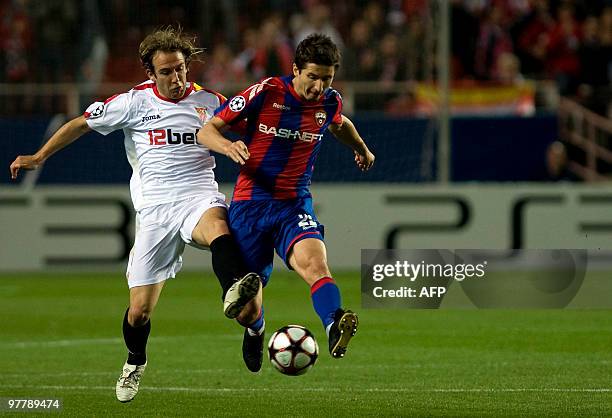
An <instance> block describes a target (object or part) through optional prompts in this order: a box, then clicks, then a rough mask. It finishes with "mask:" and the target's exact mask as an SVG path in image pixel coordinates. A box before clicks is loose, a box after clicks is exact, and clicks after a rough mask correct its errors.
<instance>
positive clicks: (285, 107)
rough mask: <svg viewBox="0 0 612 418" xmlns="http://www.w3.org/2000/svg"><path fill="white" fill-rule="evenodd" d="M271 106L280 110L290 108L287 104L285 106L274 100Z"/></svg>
mask: <svg viewBox="0 0 612 418" xmlns="http://www.w3.org/2000/svg"><path fill="white" fill-rule="evenodd" d="M272 107H274V108H276V109H280V110H291V108H290V107H289V106H286V105H284V104H278V103H276V102H274V103H272Z"/></svg>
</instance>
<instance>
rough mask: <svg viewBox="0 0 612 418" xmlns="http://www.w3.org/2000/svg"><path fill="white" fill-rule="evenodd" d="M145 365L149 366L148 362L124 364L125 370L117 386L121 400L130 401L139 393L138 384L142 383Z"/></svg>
mask: <svg viewBox="0 0 612 418" xmlns="http://www.w3.org/2000/svg"><path fill="white" fill-rule="evenodd" d="M145 367H147V363H145V364H143V365H142V366H136V365H134V364H127V363H125V364H124V365H123V371H122V373H121V376H119V379H118V380H117V386H116V387H115V393H116V394H117V399H118V400H119V402H129V401H131V400H132V399H134V397H135V396H136V394H137V393H138V385H139V384H140V378H141V377H142V374H143V373H144V370H145Z"/></svg>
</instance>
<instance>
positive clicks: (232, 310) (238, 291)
mask: <svg viewBox="0 0 612 418" xmlns="http://www.w3.org/2000/svg"><path fill="white" fill-rule="evenodd" d="M260 287H261V279H260V278H259V276H258V275H257V274H255V273H247V274H246V275H245V276H244V277H243V278H242V279H240V280H238V281H236V282H235V283H234V284H233V285H232V287H230V288H229V290H228V291H227V293H226V294H225V298H224V299H223V313H224V314H225V316H226V317H228V318H236V317H237V316H238V315H239V314H240V312H241V311H242V308H244V305H246V304H247V303H249V302H250V301H251V300H252V299H253V298H254V297H255V296H257V292H259V288H260Z"/></svg>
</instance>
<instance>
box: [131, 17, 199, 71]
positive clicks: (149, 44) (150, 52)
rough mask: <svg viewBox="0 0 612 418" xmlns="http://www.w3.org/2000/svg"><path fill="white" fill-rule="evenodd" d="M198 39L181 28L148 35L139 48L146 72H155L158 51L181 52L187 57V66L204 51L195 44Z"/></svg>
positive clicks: (167, 28)
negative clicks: (154, 58)
mask: <svg viewBox="0 0 612 418" xmlns="http://www.w3.org/2000/svg"><path fill="white" fill-rule="evenodd" d="M195 41H196V37H195V36H193V35H187V34H185V33H183V29H182V28H181V27H180V26H177V27H174V26H167V27H163V28H160V29H158V30H156V31H155V32H153V33H151V34H149V35H147V37H146V38H144V40H143V41H142V42H141V43H140V46H139V47H138V55H139V57H140V62H141V63H142V66H143V67H144V68H145V69H146V70H150V71H152V72H155V69H154V68H153V57H154V56H155V53H156V52H157V51H162V52H176V51H180V52H182V53H183V56H184V57H185V64H186V65H189V62H190V61H191V60H192V59H193V58H194V57H195V56H197V55H198V54H200V53H202V52H203V51H204V49H203V48H198V47H197V46H196V44H195Z"/></svg>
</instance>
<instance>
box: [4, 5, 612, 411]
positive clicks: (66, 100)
mask: <svg viewBox="0 0 612 418" xmlns="http://www.w3.org/2000/svg"><path fill="white" fill-rule="evenodd" d="M441 5H447V6H448V12H449V17H450V25H449V26H448V27H446V29H447V30H448V32H445V26H444V18H443V15H444V12H443V8H442V7H441ZM0 10H1V13H0V15H1V16H2V17H1V19H0V34H1V36H0V39H1V44H0V128H1V129H2V132H3V133H4V139H3V140H2V141H0V166H4V167H5V168H6V170H7V171H6V173H7V175H6V176H0V231H1V234H2V237H3V238H4V239H3V240H2V243H1V244H0V271H1V275H0V300H1V301H2V306H1V307H0V312H1V313H2V318H4V319H5V320H4V321H3V322H4V323H3V325H1V326H0V335H1V336H3V338H2V340H3V341H2V342H0V353H2V356H1V357H2V358H3V360H2V361H0V397H1V396H7V397H8V396H18V395H19V396H59V397H62V398H63V399H64V402H65V405H66V406H65V412H67V413H70V414H72V415H83V414H87V415H97V414H100V413H101V412H100V411H102V410H106V409H105V408H111V407H112V408H116V409H112V410H111V413H113V414H117V415H121V414H125V413H126V412H125V410H122V409H120V408H119V406H118V405H114V404H112V402H113V400H112V398H110V397H108V396H107V395H108V393H107V391H108V388H107V386H108V384H109V382H110V383H111V386H112V380H113V377H114V374H115V373H114V369H115V368H116V365H115V364H114V363H116V362H117V361H116V360H117V359H118V357H119V356H122V355H123V354H121V353H122V352H121V340H120V339H119V338H116V337H117V336H118V329H119V327H118V325H117V324H116V322H117V318H119V317H120V315H121V314H122V313H121V312H120V311H122V310H123V309H124V307H123V305H124V304H125V296H126V292H125V284H124V282H123V279H122V275H123V272H124V268H125V262H126V260H127V252H128V251H129V248H130V245H131V244H130V243H131V240H132V237H133V214H132V209H131V204H130V201H129V193H128V191H127V182H128V180H129V176H130V168H129V166H128V164H127V161H126V159H125V156H124V151H123V144H122V142H123V141H122V135H121V133H113V134H111V135H109V136H108V137H102V136H100V135H96V134H88V135H86V136H85V137H84V138H82V139H81V140H79V141H77V142H76V143H74V144H73V145H71V146H70V147H69V148H67V149H66V150H63V151H62V152H60V153H59V154H57V155H55V156H54V157H53V158H51V160H49V162H48V163H47V164H46V165H45V167H44V168H43V169H42V170H40V171H38V172H35V173H28V174H27V175H26V176H21V177H20V179H19V180H18V181H17V182H12V181H11V180H10V179H9V176H8V166H9V164H10V162H11V161H12V160H13V159H14V157H15V156H16V155H18V154H24V153H31V152H34V151H35V150H36V149H38V147H39V146H40V144H41V143H42V142H43V140H44V139H45V138H47V137H48V136H49V133H51V132H53V130H54V129H56V128H57V127H59V126H60V125H61V123H62V121H64V120H66V118H71V117H74V116H76V115H78V114H79V113H80V112H82V111H83V110H84V108H85V107H86V106H87V105H88V104H89V103H90V102H92V101H93V100H94V99H104V98H105V97H108V96H110V95H112V94H114V93H116V92H119V91H125V90H127V89H129V88H130V87H131V86H133V85H134V84H136V83H139V82H141V81H142V80H143V79H144V76H143V71H142V68H141V67H140V64H139V62H138V60H137V48H138V44H139V42H140V40H141V39H142V38H143V36H144V35H145V34H146V33H147V32H149V31H150V30H152V29H154V28H156V27H158V26H160V25H165V24H176V23H181V24H182V25H183V27H184V28H185V30H186V31H187V32H189V33H193V34H194V35H196V36H197V37H198V40H199V43H200V45H201V46H203V47H205V48H206V50H207V51H206V53H205V55H204V56H203V60H202V62H194V63H193V64H192V67H191V75H190V79H192V80H194V81H198V82H199V83H201V84H203V85H204V86H206V87H208V88H212V89H215V90H218V91H220V92H222V93H223V94H225V95H227V96H231V95H232V93H234V92H236V91H238V90H239V89H240V88H242V87H244V86H246V85H248V83H250V82H253V81H256V80H258V79H259V78H261V77H263V76H264V75H276V74H278V75H280V74H284V73H287V72H288V71H289V69H290V64H291V57H292V53H293V50H294V47H295V44H296V43H297V42H298V41H299V40H300V39H302V38H303V37H304V36H305V35H306V34H308V33H310V32H312V31H322V32H325V33H328V34H329V35H331V36H332V37H333V38H334V39H335V40H336V41H337V42H338V43H339V44H340V45H342V53H343V65H342V68H341V70H340V72H339V74H338V75H337V77H336V81H335V82H334V86H335V87H336V88H337V89H338V90H340V91H341V93H342V94H343V97H344V101H345V110H346V113H347V114H349V115H350V116H351V117H352V118H353V119H354V120H355V122H356V125H357V127H358V128H359V130H360V132H361V134H362V135H363V137H364V138H365V139H366V141H367V142H368V144H370V146H371V148H372V150H373V152H374V153H375V154H376V156H377V163H376V166H375V168H374V169H373V170H372V171H371V172H369V173H367V174H362V173H360V172H359V171H358V170H357V169H355V168H354V166H353V163H352V158H351V156H350V153H349V152H347V150H346V149H344V148H343V147H342V146H341V145H339V144H337V143H336V142H335V141H334V140H333V139H331V138H328V137H326V138H325V139H324V144H323V149H322V151H321V156H320V158H319V161H318V163H317V166H316V170H315V176H314V180H313V182H314V185H313V192H314V194H315V199H316V203H317V205H318V213H319V215H320V218H321V220H322V222H323V223H325V225H326V231H327V234H328V237H327V243H328V247H329V253H330V261H331V266H332V268H333V269H335V270H337V271H339V273H338V281H339V283H340V285H341V287H342V288H343V289H345V298H346V300H347V302H349V303H350V304H351V306H355V307H357V308H358V306H359V300H360V299H359V283H358V276H359V273H358V270H359V266H360V258H359V257H360V253H359V251H360V249H362V248H394V247H397V248H593V249H601V248H603V249H609V248H612V245H611V244H612V236H611V231H612V229H611V228H610V221H609V213H610V210H609V205H610V203H611V202H612V195H611V194H610V193H609V190H608V183H607V180H608V176H609V171H610V164H612V154H611V153H610V144H609V140H610V134H611V133H612V123H611V121H610V91H611V90H610V80H611V76H610V73H611V72H612V65H611V63H610V57H611V50H612V49H611V45H612V8H611V5H610V3H609V2H608V1H606V0H601V1H587V2H584V1H568V0H559V1H555V0H507V1H492V0H491V1H488V0H479V1H471V0H455V1H450V2H444V1H442V2H439V1H431V0H411V1H401V0H400V1H393V0H389V1H358V0H352V1H350V0H349V1H342V2H334V3H333V4H332V3H329V2H318V1H308V0H304V1H297V2H289V1H282V0H277V1H274V0H269V1H257V0H231V1H222V2H213V1H204V0H202V1H173V2H170V1H161V0H157V1H146V2H144V1H131V2H122V1H95V0H85V1H71V0H44V1H40V2H38V1H28V0H2V1H0ZM445 33H448V39H449V41H450V45H449V48H450V53H449V55H448V57H446V59H445V57H441V54H440V52H441V50H442V48H443V44H442V43H441V37H442V36H443V35H444V34H445ZM447 71H448V74H449V76H450V81H449V85H450V86H451V89H450V90H449V91H444V90H440V89H439V86H441V85H443V83H442V82H441V81H443V80H442V79H443V77H444V74H445V73H446V72H447ZM447 94H448V98H447V100H448V110H449V112H450V115H452V117H451V118H450V137H449V142H448V145H449V147H448V149H450V153H449V156H448V158H447V159H444V158H440V149H441V148H442V147H443V146H444V141H445V139H444V138H443V133H442V131H443V129H442V127H443V126H444V122H445V120H444V117H445V114H446V112H445V103H444V97H445V95H447ZM217 163H218V167H217V176H218V179H219V181H220V182H221V183H222V187H223V189H224V190H225V191H226V193H227V194H228V196H229V195H230V194H231V185H232V182H233V180H234V178H235V175H236V168H235V166H234V165H233V164H231V163H230V162H229V161H228V160H227V159H226V158H223V157H218V158H217ZM441 164H446V168H447V169H448V173H449V175H448V179H445V178H443V176H441V175H440V173H441V170H440V165H441ZM525 201H527V203H525ZM466 208H467V209H466ZM521 208H522V209H521ZM393 231H395V232H393ZM398 231H399V232H398ZM276 264H277V266H278V267H281V263H279V262H277V263H276ZM278 267H277V268H278ZM209 270H210V257H209V255H208V254H206V253H201V252H196V251H191V250H189V251H188V252H187V254H186V260H185V271H187V272H188V273H185V274H183V275H181V276H179V277H180V279H179V280H175V281H173V282H172V283H171V285H169V286H168V287H167V289H166V290H165V292H166V296H165V297H164V298H162V301H163V303H164V304H162V305H160V308H159V312H158V313H157V314H156V321H158V322H157V325H156V326H157V328H156V329H155V331H154V332H155V335H154V336H153V337H152V346H151V347H152V348H151V350H157V351H153V352H152V353H151V355H153V356H155V358H156V361H157V363H158V366H156V367H159V369H158V370H159V371H158V372H156V371H154V368H151V376H150V379H151V380H149V379H147V377H145V382H146V383H145V385H150V386H153V388H152V393H151V392H149V393H148V394H146V393H143V394H142V396H141V395H139V398H140V397H142V398H143V400H142V403H140V404H139V405H140V408H145V405H147V408H150V409H142V410H140V412H141V413H145V414H146V413H149V414H151V415H164V414H165V415H168V414H172V413H175V414H177V413H178V414H181V415H183V414H187V413H188V412H189V411H191V412H192V413H193V414H195V415H206V414H213V415H223V414H228V415H233V414H236V415H238V414H239V413H242V414H243V415H244V413H245V411H251V408H252V402H257V404H256V405H257V408H259V409H258V410H259V411H263V415H265V414H266V413H268V414H269V413H274V412H276V410H275V409H274V407H273V405H274V404H275V402H277V401H278V400H279V399H281V398H283V397H284V394H283V392H282V388H283V387H286V389H287V391H288V393H290V394H291V396H293V397H294V398H295V399H299V400H300V402H302V403H301V405H304V408H306V410H307V411H310V412H312V414H313V415H351V414H352V412H351V410H350V409H346V410H345V409H338V410H334V412H332V413H328V409H327V404H328V403H333V402H336V400H337V398H338V397H339V396H340V394H341V393H345V394H346V396H347V397H348V398H350V399H351V400H353V401H354V404H355V408H356V409H355V411H354V414H356V415H365V414H371V413H372V412H373V411H376V412H377V413H380V412H382V413H383V415H398V414H401V415H412V414H414V415H421V414H433V415H444V414H451V415H466V414H467V415H482V414H489V415H491V414H503V415H508V414H514V413H517V414H537V415H541V414H544V413H551V414H552V415H558V414H564V415H565V414H570V415H573V414H577V415H580V414H582V415H584V414H586V415H608V414H611V413H612V411H611V409H610V405H611V404H612V401H611V399H610V392H611V390H610V387H609V379H608V380H607V379H606V376H607V377H609V375H610V372H611V371H612V370H611V369H610V368H611V367H612V366H611V364H612V359H611V357H610V352H609V347H610V344H611V343H612V336H611V335H612V329H611V328H610V326H609V325H608V322H607V319H606V318H609V310H580V311H571V312H569V313H568V312H564V311H560V312H545V311H544V312H520V313H517V312H505V311H499V312H469V313H466V312H463V311H445V312H437V313H428V312H416V313H413V312H412V311H410V312H409V311H384V310H383V311H369V310H368V311H364V312H363V313H362V318H363V322H364V331H363V334H361V335H362V339H359V340H356V344H360V345H362V348H359V347H357V345H356V347H357V348H356V349H355V352H354V360H353V361H354V363H353V364H350V363H349V364H342V365H341V366H338V365H337V364H335V363H334V364H332V363H331V360H329V359H327V358H322V359H321V363H320V364H319V365H318V366H317V367H316V368H315V370H313V371H312V372H311V373H309V374H308V375H307V376H304V378H303V379H304V380H300V382H287V381H286V379H283V380H281V378H282V376H276V375H275V374H274V373H273V372H272V371H271V370H268V369H266V370H264V372H263V374H262V375H261V376H256V378H254V380H249V379H247V378H246V377H245V376H247V375H241V374H240V373H238V372H236V370H240V371H241V367H242V366H241V364H240V361H239V360H240V359H239V354H238V353H239V352H238V345H239V336H236V335H234V334H236V329H235V328H232V327H231V324H226V323H225V322H222V321H223V320H222V318H219V316H220V315H216V313H217V312H216V311H215V309H214V308H210V307H211V306H217V305H216V304H217V299H216V296H215V287H214V283H215V282H214V280H213V279H212V276H211V275H210V272H209ZM281 271H282V268H281ZM202 272H204V273H202ZM202 274H203V275H204V276H205V277H206V278H207V280H205V281H204V280H202V278H201V275H202ZM599 274H604V275H605V274H606V273H605V272H604V273H599ZM209 278H210V280H208V279H209ZM202 282H205V283H202ZM273 283H274V284H275V286H276V288H271V289H270V290H269V304H270V305H269V306H270V310H269V311H270V315H269V324H270V325H269V326H270V327H272V328H274V327H276V326H281V325H284V323H285V322H287V321H289V322H292V321H293V322H298V323H303V324H305V325H307V326H309V327H310V328H311V329H313V330H315V335H319V334H318V333H317V332H316V331H318V329H319V324H317V323H316V321H314V319H313V318H312V317H313V316H314V315H313V314H312V312H311V308H310V307H309V306H308V303H309V302H308V300H307V297H306V295H307V293H306V291H305V289H303V287H302V286H301V284H300V283H296V280H295V278H294V277H293V276H290V275H289V274H287V273H286V272H281V273H278V274H277V275H276V276H274V282H273ZM275 289H276V290H275ZM302 293H303V296H302ZM196 295H197V296H198V297H196ZM287 300H289V301H290V302H289V303H291V304H295V305H292V308H293V309H292V311H291V314H289V315H288V307H287V304H288V303H287ZM202 306H203V307H204V308H202ZM90 309H93V312H94V313H93V316H94V317H95V318H96V319H97V323H98V325H99V327H98V328H97V329H95V330H92V329H91V327H89V326H87V321H85V323H83V321H82V315H83V314H82V312H84V311H85V312H86V311H88V310H90ZM186 316H187V317H190V318H194V319H190V320H185V317H186ZM391 318H395V320H394V321H392V320H391ZM468 322H471V324H472V325H467V323H468ZM202 324H204V326H203V327H202ZM492 324H494V325H492ZM449 327H451V328H452V329H453V330H454V331H449ZM272 328H269V329H270V330H271V329H272ZM194 329H195V331H194ZM234 337H235V338H234ZM319 338H320V343H323V342H324V338H322V336H320V337H319ZM214 341H221V342H222V343H218V344H215V343H214ZM357 341H358V342H357ZM190 342H195V343H196V345H197V347H191V345H192V344H190ZM230 342H231V344H232V346H231V349H230V348H227V349H225V344H226V343H230ZM323 345H324V344H322V348H323ZM93 347H96V349H95V351H96V354H95V355H94V354H92V348H93ZM199 347H204V349H205V351H206V355H202V353H201V351H199V350H198V348H199ZM222 347H223V348H222ZM448 347H457V351H453V350H451V349H449V348H448ZM208 351H210V353H213V354H210V355H212V357H214V356H216V355H219V356H220V357H219V359H218V360H219V362H218V363H217V364H215V365H213V364H212V363H213V362H211V361H210V358H209V353H208ZM66 352H69V353H70V356H69V357H71V361H69V360H67V359H66V358H65V353H66ZM176 352H179V353H182V355H184V357H181V358H173V357H169V356H167V355H166V354H167V353H176ZM221 352H222V354H218V353H221ZM519 353H520V355H519ZM96 356H99V358H100V359H102V360H100V361H99V363H98V362H97V360H94V358H96ZM199 356H202V359H203V360H202V361H201V362H198V366H197V367H195V369H196V370H197V371H196V372H194V373H193V374H189V375H187V377H186V379H183V378H184V376H181V375H173V374H172V373H170V372H168V371H169V370H170V369H177V368H178V369H179V370H180V369H190V368H193V367H192V362H190V361H189V359H192V358H194V357H196V358H198V357H199ZM179 357H180V355H179ZM479 358H480V359H483V361H480V362H479V361H478V359H479ZM351 365H352V366H353V368H352V369H351ZM214 366H217V367H216V368H215V367H214ZM60 369H61V370H60ZM81 369H86V370H88V371H87V372H82V371H81V372H79V370H81ZM164 370H165V371H166V372H165V373H164ZM28 371H29V372H30V373H29V372H28ZM111 371H112V372H111ZM88 373H89V374H88ZM368 373H369V374H370V375H372V376H376V377H377V378H374V379H368V378H367V377H363V376H367V375H368ZM362 374H363V376H362ZM62 375H63V376H68V377H65V378H63V377H62ZM544 376H547V377H548V379H544V378H543V377H544ZM585 376H588V377H585ZM154 378H157V379H158V380H157V381H156V380H154ZM211 382H214V384H213V383H211ZM353 382H357V383H358V384H357V386H358V387H357V388H356V387H354V385H353V384H352V383H353ZM279 386H280V388H279ZM254 387H261V388H263V389H262V392H261V393H259V398H260V399H259V400H254V399H255V398H256V396H255V395H256V394H255V392H253V391H252V390H253V388H254ZM91 388H93V389H91ZM164 388H166V389H167V390H165V389H164ZM319 390H320V391H319ZM111 392H112V387H111ZM111 392H109V393H111ZM398 396H399V397H398ZM236 399H238V400H236ZM79 400H86V401H87V405H83V404H82V402H79ZM232 401H234V402H235V403H234V404H233V408H234V409H231V408H230V409H227V404H228V402H232ZM172 405H175V407H176V408H178V409H173V407H172ZM176 405H179V406H176ZM213 405H215V406H213ZM224 405H225V407H224ZM508 405H511V406H512V407H513V408H514V409H507V408H508ZM97 408H100V409H97ZM131 411H132V412H133V409H132V410H131ZM181 412H182V413H181ZM253 413H254V412H253V411H251V414H253ZM297 415H308V413H307V412H298V413H297Z"/></svg>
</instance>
